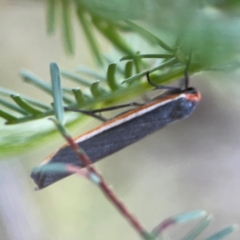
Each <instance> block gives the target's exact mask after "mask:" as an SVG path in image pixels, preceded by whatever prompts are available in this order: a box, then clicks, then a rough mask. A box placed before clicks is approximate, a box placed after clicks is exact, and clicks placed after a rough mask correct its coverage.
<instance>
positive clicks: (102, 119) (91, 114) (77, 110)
mask: <svg viewBox="0 0 240 240" xmlns="http://www.w3.org/2000/svg"><path fill="white" fill-rule="evenodd" d="M64 110H65V111H71V112H79V113H83V114H85V115H88V116H90V117H93V118H96V119H98V120H100V121H102V122H107V121H108V119H107V118H105V117H103V116H101V115H98V114H95V113H94V112H92V111H91V110H89V111H88V110H81V109H78V108H69V107H64Z"/></svg>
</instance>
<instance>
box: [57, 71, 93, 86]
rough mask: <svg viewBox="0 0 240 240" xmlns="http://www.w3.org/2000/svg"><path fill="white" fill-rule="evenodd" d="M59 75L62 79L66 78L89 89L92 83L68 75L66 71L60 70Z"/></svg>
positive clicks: (70, 74) (76, 76)
mask: <svg viewBox="0 0 240 240" xmlns="http://www.w3.org/2000/svg"><path fill="white" fill-rule="evenodd" d="M61 75H62V76H63V77H66V78H68V79H70V80H72V81H74V82H76V83H78V84H81V85H83V86H87V87H90V86H91V85H92V83H91V82H90V81H88V80H86V79H84V78H82V77H79V76H78V75H77V74H73V73H70V72H68V71H65V70H61Z"/></svg>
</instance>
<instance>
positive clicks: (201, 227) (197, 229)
mask: <svg viewBox="0 0 240 240" xmlns="http://www.w3.org/2000/svg"><path fill="white" fill-rule="evenodd" d="M211 220H212V216H211V215H208V216H206V217H205V218H203V220H201V221H200V223H199V224H198V225H197V226H196V227H194V228H193V229H192V230H191V231H190V232H189V233H188V234H187V235H186V236H184V237H183V238H182V239H181V240H194V239H196V238H197V237H198V236H199V235H200V234H201V233H202V232H203V231H204V230H205V229H206V227H207V226H208V225H209V223H210V222H211Z"/></svg>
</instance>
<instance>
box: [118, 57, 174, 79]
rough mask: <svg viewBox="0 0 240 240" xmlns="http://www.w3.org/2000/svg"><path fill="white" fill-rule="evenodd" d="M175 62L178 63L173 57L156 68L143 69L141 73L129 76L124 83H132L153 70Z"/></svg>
mask: <svg viewBox="0 0 240 240" xmlns="http://www.w3.org/2000/svg"><path fill="white" fill-rule="evenodd" d="M175 63H177V61H176V59H171V60H169V61H167V62H165V63H163V64H161V65H158V66H157V67H154V68H151V69H148V70H145V71H142V72H140V73H138V74H136V75H134V76H132V77H130V78H127V79H125V80H124V81H123V82H122V83H131V82H133V81H135V80H138V79H140V78H141V77H143V76H146V74H147V73H152V72H155V71H157V70H160V69H163V68H165V67H169V66H172V65H174V64H175Z"/></svg>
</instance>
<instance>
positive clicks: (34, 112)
mask: <svg viewBox="0 0 240 240" xmlns="http://www.w3.org/2000/svg"><path fill="white" fill-rule="evenodd" d="M11 98H12V99H13V100H14V102H15V103H16V104H17V105H18V106H19V107H21V108H22V109H24V110H25V111H26V112H28V113H30V114H32V115H41V114H42V112H41V111H40V110H38V109H36V108H34V107H32V106H31V105H30V104H28V103H27V102H26V101H25V100H24V99H22V98H21V97H20V96H18V95H11Z"/></svg>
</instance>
